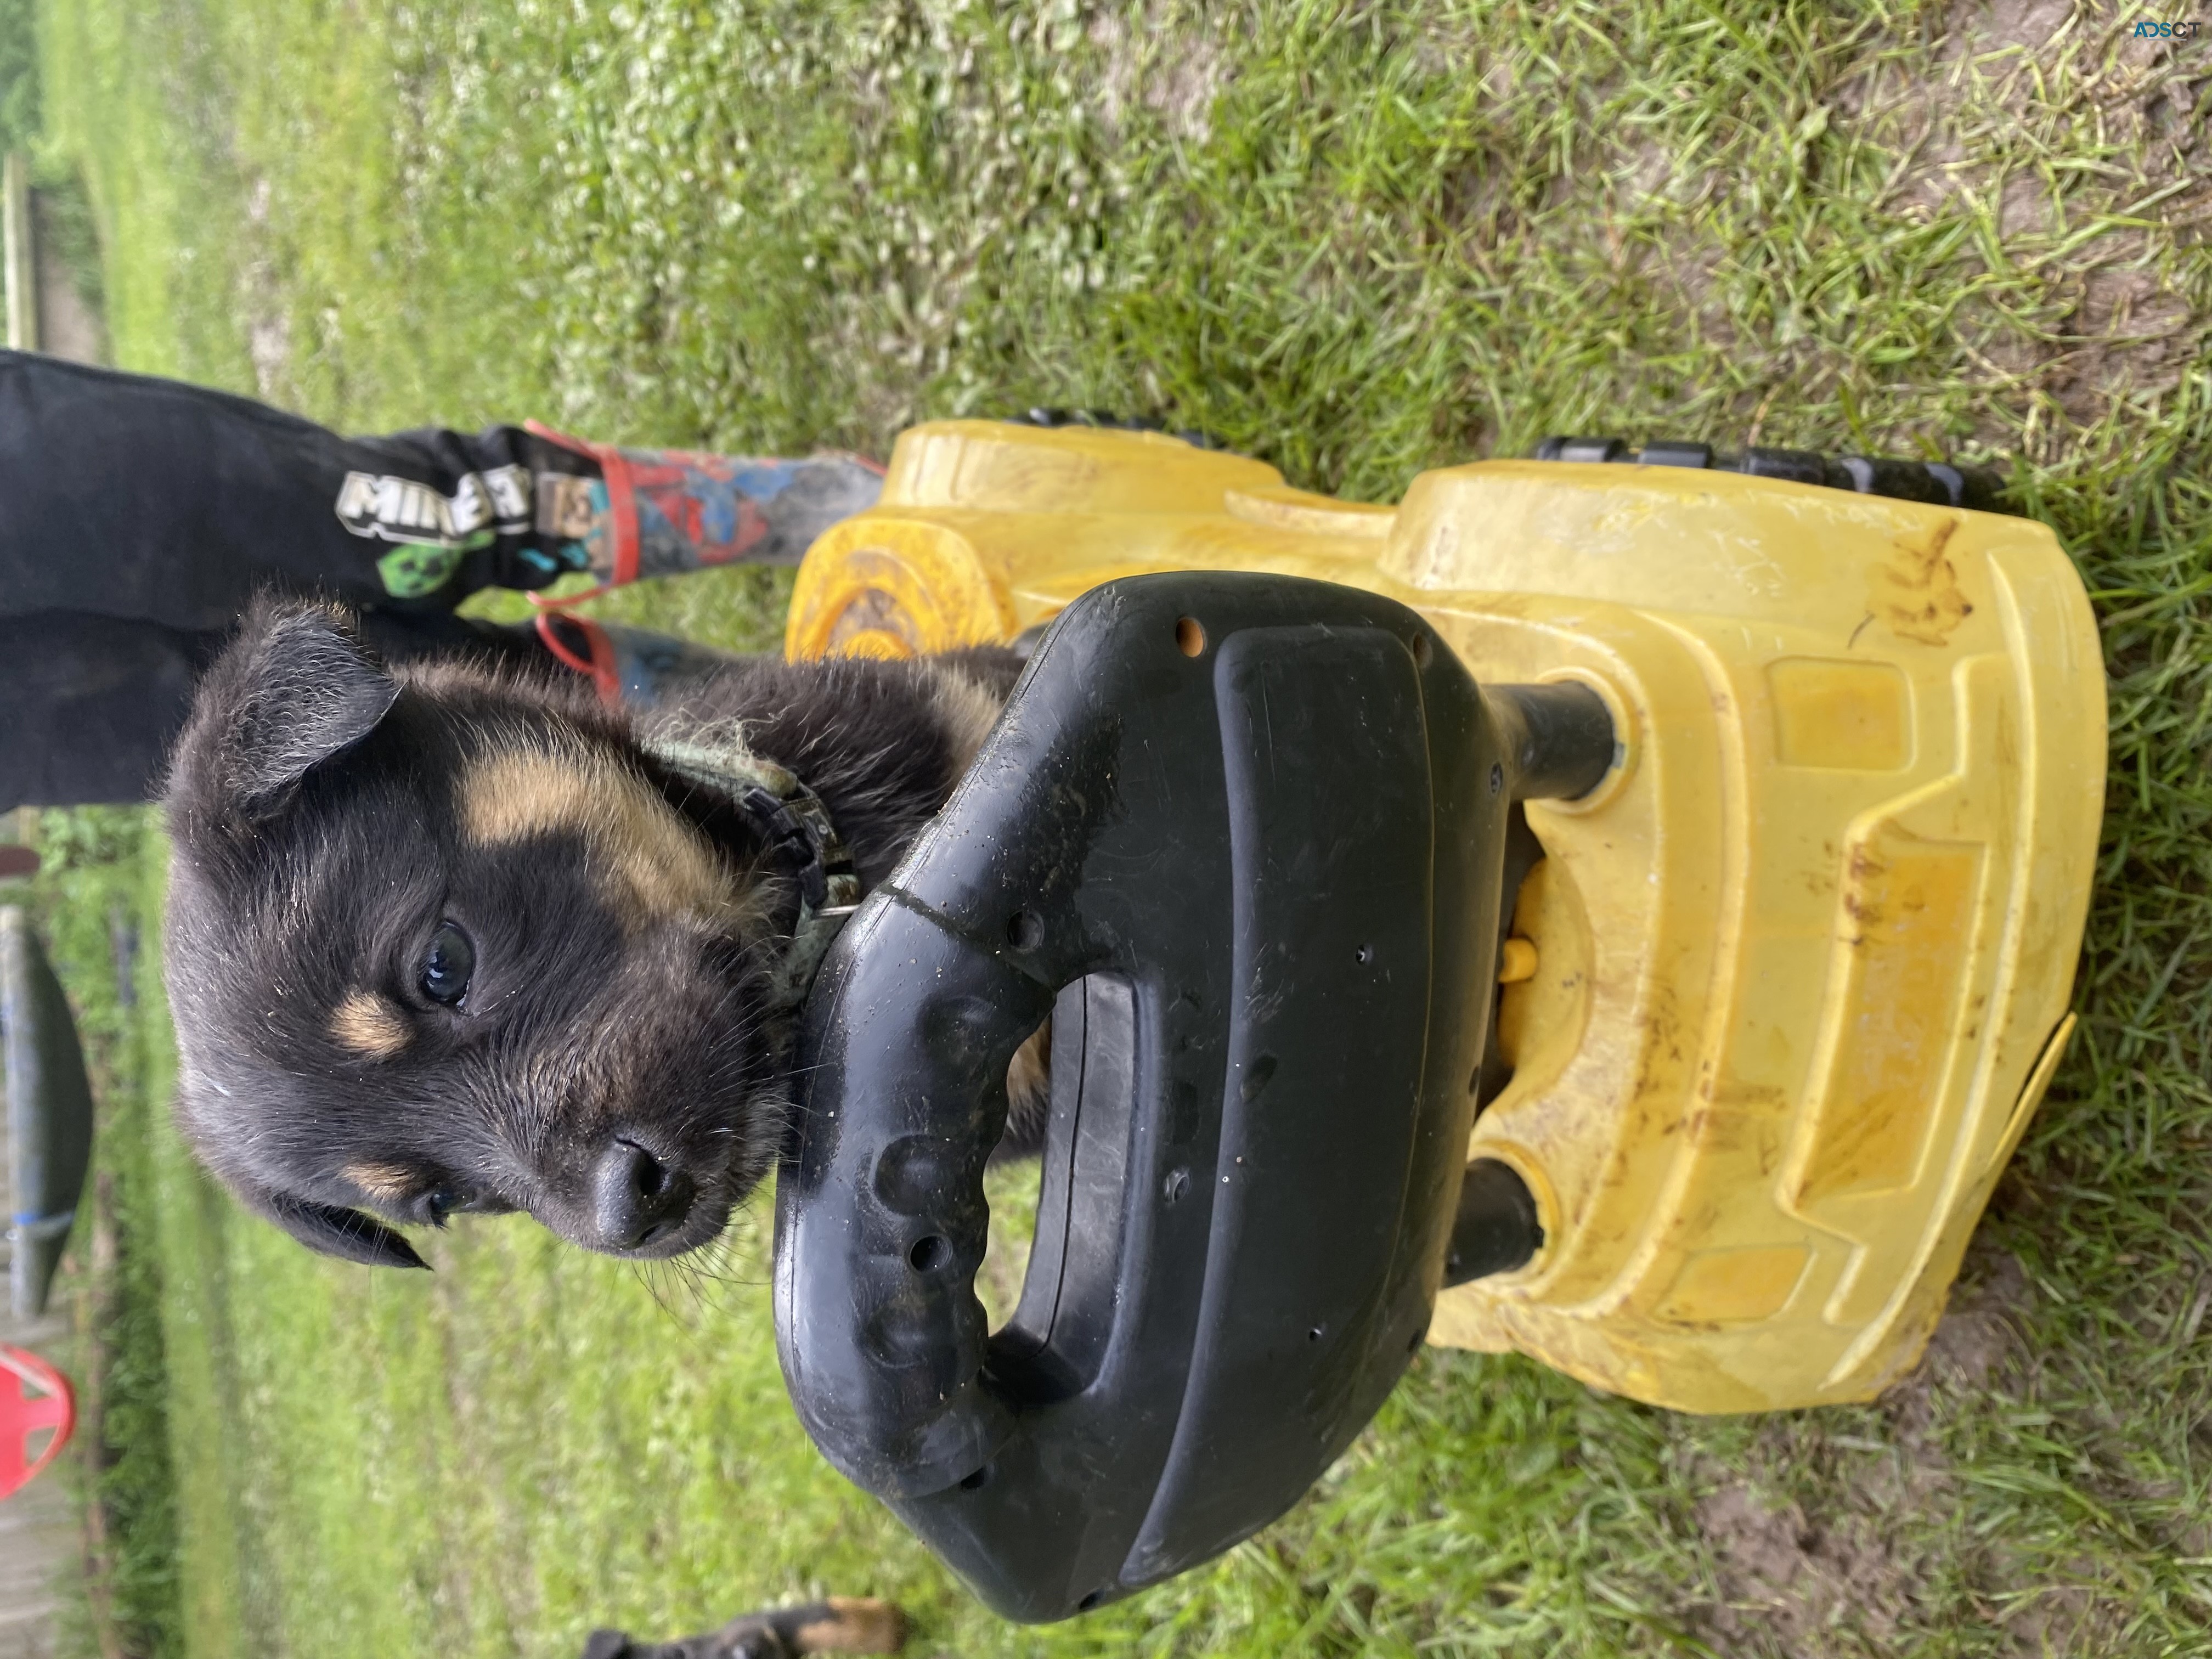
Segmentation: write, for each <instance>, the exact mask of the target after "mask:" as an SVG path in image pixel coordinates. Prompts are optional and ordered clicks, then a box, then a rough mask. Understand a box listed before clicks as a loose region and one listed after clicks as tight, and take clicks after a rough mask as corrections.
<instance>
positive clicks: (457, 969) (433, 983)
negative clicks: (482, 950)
mask: <svg viewBox="0 0 2212 1659" xmlns="http://www.w3.org/2000/svg"><path fill="white" fill-rule="evenodd" d="M476 970H477V947H476V946H475V945H472V944H471V943H470V942H469V936H468V935H467V934H466V933H463V932H462V931H461V930H460V929H459V927H455V926H454V925H453V923H452V922H450V921H448V922H442V923H441V924H440V925H439V927H438V931H437V932H436V933H433V934H431V935H430V948H429V949H428V951H425V952H424V953H423V956H422V994H423V995H424V996H426V997H428V998H429V999H430V1000H431V1001H433V1002H442V1003H445V1004H447V1005H448V1006H451V1005H452V1004H453V1003H456V1002H459V1000H461V999H462V998H463V997H465V996H466V995H467V994H469V976H470V975H471V974H473V973H475V972H476Z"/></svg>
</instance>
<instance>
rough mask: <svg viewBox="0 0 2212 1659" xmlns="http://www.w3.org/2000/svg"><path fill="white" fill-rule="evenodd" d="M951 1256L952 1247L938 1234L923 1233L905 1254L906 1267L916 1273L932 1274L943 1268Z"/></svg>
mask: <svg viewBox="0 0 2212 1659" xmlns="http://www.w3.org/2000/svg"><path fill="white" fill-rule="evenodd" d="M951 1255H952V1246H951V1245H950V1244H948V1243H945V1237H944V1236H943V1235H942V1234H940V1233H924V1234H923V1235H922V1236H921V1237H920V1238H917V1239H915V1241H914V1248H913V1249H910V1250H908V1252H907V1253H906V1259H907V1262H908V1266H910V1267H913V1269H914V1270H915V1272H916V1273H933V1272H935V1271H936V1270H937V1269H938V1268H939V1267H943V1266H944V1265H945V1262H946V1261H947V1260H949V1259H950V1258H951Z"/></svg>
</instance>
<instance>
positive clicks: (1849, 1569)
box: [1697, 1486, 1920, 1656]
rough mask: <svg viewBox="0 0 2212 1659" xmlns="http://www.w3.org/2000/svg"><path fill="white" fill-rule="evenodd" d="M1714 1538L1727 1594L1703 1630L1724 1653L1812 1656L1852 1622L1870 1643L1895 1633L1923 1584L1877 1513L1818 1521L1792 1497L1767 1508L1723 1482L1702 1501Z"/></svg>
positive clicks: (1702, 1526) (1704, 1529) (1708, 1612)
mask: <svg viewBox="0 0 2212 1659" xmlns="http://www.w3.org/2000/svg"><path fill="white" fill-rule="evenodd" d="M1697 1519H1698V1527H1699V1531H1700V1532H1701V1533H1702V1534H1703V1535H1704V1536H1705V1539H1706V1541H1708V1542H1709V1543H1710V1544H1711V1546H1712V1549H1713V1554H1714V1558H1715V1560H1716V1564H1717V1568H1718V1577H1719V1580H1720V1591H1721V1599H1720V1600H1719V1601H1717V1602H1715V1603H1713V1604H1712V1605H1711V1607H1708V1608H1706V1609H1705V1617H1704V1619H1703V1620H1700V1621H1699V1622H1701V1623H1702V1624H1703V1625H1704V1626H1705V1629H1704V1630H1703V1631H1701V1632H1699V1633H1700V1634H1702V1635H1704V1636H1705V1638H1706V1639H1707V1640H1709V1641H1711V1643H1712V1644H1713V1645H1714V1646H1715V1648H1716V1649H1717V1650H1718V1651H1720V1652H1721V1653H1723V1654H1724V1655H1734V1654H1738V1653H1752V1652H1761V1651H1764V1652H1778V1653H1787V1654H1791V1655H1808V1656H1809V1655H1811V1654H1814V1653H1815V1652H1818V1651H1820V1650H1822V1645H1821V1643H1820V1638H1824V1637H1826V1636H1827V1635H1828V1634H1830V1633H1832V1632H1839V1631H1842V1630H1845V1629H1848V1630H1849V1631H1850V1632H1851V1633H1852V1634H1854V1635H1857V1636H1860V1637H1863V1638H1868V1639H1871V1640H1874V1641H1877V1642H1879V1641H1884V1640H1887V1638H1889V1637H1891V1636H1892V1635H1893V1634H1894V1633H1895V1632H1896V1630H1897V1628H1898V1626H1899V1621H1900V1620H1902V1619H1903V1618H1904V1617H1905V1615H1906V1614H1907V1613H1909V1612H1910V1610H1911V1607H1912V1605H1913V1603H1914V1601H1915V1600H1916V1599H1917V1589H1918V1587H1919V1584H1920V1576H1919V1573H1918V1572H1917V1570H1916V1568H1915V1566H1914V1565H1913V1564H1911V1563H1910V1562H1908V1561H1905V1560H1903V1559H1900V1558H1899V1555H1898V1554H1897V1553H1896V1551H1895V1548H1894V1547H1893V1543H1892V1541H1890V1539H1889V1538H1888V1537H1887V1536H1886V1535H1885V1534H1884V1532H1883V1530H1882V1528H1881V1527H1880V1525H1879V1524H1878V1522H1876V1520H1875V1517H1872V1516H1857V1515H1851V1516H1841V1517H1838V1519H1836V1520H1834V1521H1832V1522H1825V1523H1820V1524H1815V1523H1814V1522H1811V1521H1809V1520H1808V1519H1807V1517H1806V1515H1805V1512H1804V1510H1802V1509H1800V1508H1798V1506H1797V1505H1796V1504H1784V1505H1783V1506H1782V1507H1780V1508H1771V1507H1769V1505H1768V1504H1766V1503H1765V1502H1764V1501H1762V1500H1761V1499H1760V1498H1759V1497H1758V1496H1757V1495H1756V1494H1755V1493H1753V1492H1752V1491H1751V1490H1750V1489H1749V1488H1748V1487H1747V1486H1727V1487H1723V1489H1722V1490H1721V1491H1719V1492H1715V1493H1713V1494H1712V1495H1711V1497H1709V1498H1705V1500H1704V1501H1703V1502H1702V1503H1700V1504H1699V1505H1698V1506H1697Z"/></svg>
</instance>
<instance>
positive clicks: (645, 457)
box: [0, 352, 880, 806]
mask: <svg viewBox="0 0 2212 1659" xmlns="http://www.w3.org/2000/svg"><path fill="white" fill-rule="evenodd" d="M879 487H880V474H879V472H878V471H877V470H876V469H874V468H873V467H872V466H871V465H869V464H868V463H866V462H862V461H858V460H855V459H853V458H850V457H838V456H827V457H821V458H817V459H813V460H809V461H799V462H786V461H767V460H761V461H751V460H739V459H732V458H729V457H721V456H711V455H692V454H687V453H676V452H661V451H643V450H615V449H611V448H607V447H599V446H593V445H590V444H586V443H581V442H579V441H576V440H573V439H568V438H558V437H555V436H552V435H546V434H542V433H538V432H533V431H531V430H529V429H527V428H520V427H512V426H507V427H494V428H489V429H488V430H486V431H484V432H483V433H480V434H477V435H473V436H471V435H463V434H459V433H454V432H447V431H440V430H436V429H428V428H426V429H423V430H419V431H413V432H402V433H395V434H392V435H387V436H383V437H376V438H360V439H349V438H342V437H340V436H338V435H337V434H335V433H331V432H329V431H326V430H325V429H324V428H321V427H319V426H316V425H314V424H313V422H307V421H303V420H301V419H298V418H297V417H295V416H289V415H286V414H283V413H282V412H281V411H279V410H273V409H270V408H268V407H266V406H264V405H263V404H257V403H254V402H252V401H251V400H250V399H247V398H234V397H232V396H229V395H228V394H227V393H224V392H211V391H209V390H207V389H205V388H204V387H198V386H185V385H183V384H180V383H179V382H176V381H171V380H153V379H149V378H147V377H144V376H141V375H131V374H117V373H114V372H112V371H109V370H104V369H97V368H86V367H83V366H82V365H78V364H73V363H64V362H58V361H57V360H55V359H52V358H47V357H39V356H30V355H27V354H24V353H20V352H0V629H4V631H0V665H5V672H4V673H0V699H4V700H5V702H6V704H7V705H8V706H7V708H6V718H5V720H0V806H4V805H17V804H21V803H33V802H35V803H38V804H41V805H46V804H51V805H68V804H72V803H75V802H89V801H113V800H137V799H145V798H146V795H147V793H149V790H150V788H151V787H153V785H154V783H155V781H156V780H157V779H158V775H159V772H160V768H161V760H162V757H163V756H164V755H165V754H166V752H167V746H168V744H169V742H170V740H171V739H172V738H173V736H174V734H175V732H176V731H177V730H178V728H179V725H180V723H181V721H182V719H183V714H184V708H185V698H186V696H187V695H188V691H189V687H190V685H191V680H192V678H193V677H194V675H195V674H196V673H197V670H198V668H199V666H200V665H202V664H204V662H205V661H206V660H208V659H210V657H211V656H212V654H213V653H214V651H215V649H216V645H217V642H218V641H220V639H221V638H222V635H223V634H224V633H225V632H226V631H227V630H228V629H229V628H230V627H231V626H232V625H233V624H234V623H235V621H236V619H237V617H239V615H240V613H241V612H242V611H244V610H245V608H246V605H249V604H251V603H252V599H253V598H254V597H255V596H256V595H257V594H258V593H260V592H267V591H276V592H290V593H301V594H305V593H314V594H320V595H323V596H325V597H328V598H331V599H338V600H342V601H343V602H345V603H348V604H349V605H354V606H356V608H357V609H359V610H360V611H361V614H362V625H363V629H364V631H365V633H366V634H367V635H368V638H369V639H370V640H371V641H372V642H373V643H374V644H375V645H376V646H377V647H378V648H380V650H383V651H385V652H386V653H387V654H389V655H392V656H394V657H398V658H404V657H407V656H410V655H416V654H420V653H424V652H427V651H433V650H447V649H455V648H472V649H477V650H488V651H491V652H493V653H496V654H498V655H500V656H501V657H502V658H505V659H510V660H513V661H515V662H518V663H529V664H536V665H541V666H549V665H550V663H551V662H552V661H554V660H555V659H558V660H560V661H562V662H565V663H568V664H569V665H572V666H573V665H588V668H589V670H590V671H592V673H593V675H594V678H596V679H597V681H598V682H599V687H600V690H601V691H602V693H603V694H604V695H606V696H609V697H610V698H612V697H616V696H632V697H635V696H649V695H651V693H652V692H653V690H654V688H655V687H656V686H657V685H658V684H660V683H661V682H663V681H665V680H666V679H667V678H670V677H671V675H678V674H680V673H682V672H684V671H687V666H696V647H695V648H692V650H691V652H690V653H689V654H687V653H686V651H685V649H684V647H681V646H680V644H679V643H678V642H676V641H666V640H664V639H660V638H659V637H658V636H655V635H647V634H643V633H641V632H639V631H637V630H625V629H618V628H608V627H594V626H592V624H588V623H580V622H579V623H565V624H561V625H558V626H556V625H554V624H551V623H549V624H548V626H547V629H546V630H545V632H546V633H547V634H550V635H552V638H551V640H550V641H545V640H543V639H542V637H541V635H538V634H536V633H532V632H531V631H530V630H526V629H523V630H517V629H494V628H490V627H489V626H486V625H478V624H471V623H462V622H459V621H457V620H455V619H454V618H453V616H452V614H451V607H452V606H453V605H454V604H455V603H457V602H458V601H459V599H462V598H464V597H465V596H466V595H467V594H468V593H470V592H474V591H475V590H477V588H480V587H485V586H509V587H519V588H537V587H543V586H545V585H547V584H548V583H550V582H551V581H552V580H556V578H557V577H559V576H560V575H562V574H563V573H564V572H566V571H568V570H584V571H590V572H592V573H593V574H596V575H597V577H598V578H599V580H602V581H605V582H609V583H613V582H620V581H627V580H634V579H635V578H636V577H638V576H640V575H643V574H666V573H668V572H671V571H673V570H678V569H684V568H695V567H696V566H700V565H705V564H715V563H723V562H732V561H737V560H745V561H752V560H758V559H763V558H765V559H771V560H792V559H796V558H797V557H798V556H799V555H800V554H801V553H802V552H803V551H804V550H805V546H806V544H808V543H809V542H811V540H812V538H813V537H814V536H815V535H817V534H818V533H820V532H821V531H822V530H823V529H826V528H827V527H828V526H829V525H830V524H831V523H834V522H835V521H836V520H837V519H838V518H841V517H843V516H845V515H846V514H847V513H851V512H857V511H859V510H860V509H861V508H863V507H866V506H868V505H869V504H870V503H871V502H872V501H873V500H874V499H875V496H876V494H877V492H878V489H879ZM564 635H565V636H566V642H565V643H563V636H564ZM554 647H558V648H554Z"/></svg>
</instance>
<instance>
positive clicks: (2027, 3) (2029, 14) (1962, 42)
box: [1943, 0, 2075, 52]
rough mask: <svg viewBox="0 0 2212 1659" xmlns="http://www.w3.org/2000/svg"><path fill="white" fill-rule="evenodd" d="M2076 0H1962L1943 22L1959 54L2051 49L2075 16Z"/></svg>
mask: <svg viewBox="0 0 2212 1659" xmlns="http://www.w3.org/2000/svg"><path fill="white" fill-rule="evenodd" d="M2074 13H2075V0H1959V3H1957V4H1954V6H1953V7H1952V8H1951V10H1950V15H1948V16H1947V17H1946V18H1945V19H1944V20H1943V32H1944V33H1945V35H1946V37H1947V38H1948V39H1949V40H1954V41H1956V42H1957V43H1958V46H1957V48H1956V50H1957V51H1959V52H1994V51H1996V50H1998V49H1999V48H2001V47H2004V46H2027V47H2030V48H2033V47H2037V46H2047V45H2048V44H2050V41H2051V36H2053V35H2054V34H2056V33H2058V31H2059V30H2060V29H2062V28H2063V27H2065V26H2066V23H2067V21H2068V20H2069V18H2071V17H2072V16H2073V15H2074Z"/></svg>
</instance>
